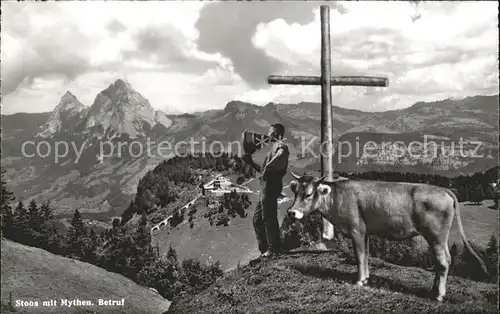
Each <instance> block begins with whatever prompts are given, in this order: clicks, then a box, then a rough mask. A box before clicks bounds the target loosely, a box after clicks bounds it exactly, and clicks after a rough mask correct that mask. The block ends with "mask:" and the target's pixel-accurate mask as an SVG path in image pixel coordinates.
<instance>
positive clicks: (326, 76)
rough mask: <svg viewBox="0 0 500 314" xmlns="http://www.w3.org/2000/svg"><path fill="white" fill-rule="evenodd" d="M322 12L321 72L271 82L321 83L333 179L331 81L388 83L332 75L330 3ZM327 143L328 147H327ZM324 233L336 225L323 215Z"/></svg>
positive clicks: (325, 159)
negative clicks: (314, 74)
mask: <svg viewBox="0 0 500 314" xmlns="http://www.w3.org/2000/svg"><path fill="white" fill-rule="evenodd" d="M320 12H321V76H319V77H318V76H283V75H271V76H269V78H268V82H269V84H288V85H321V146H320V148H321V154H320V158H321V173H322V175H323V176H326V179H327V180H333V179H334V175H333V169H334V167H333V165H334V163H333V108H332V89H331V86H332V85H337V86H379V87H387V86H389V80H388V79H387V78H385V77H373V76H331V45H330V7H329V6H328V5H323V6H321V7H320ZM325 146H326V147H325ZM323 237H325V238H329V239H331V238H332V237H333V225H332V224H330V223H329V222H328V221H327V220H325V219H323Z"/></svg>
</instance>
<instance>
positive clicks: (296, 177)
mask: <svg viewBox="0 0 500 314" xmlns="http://www.w3.org/2000/svg"><path fill="white" fill-rule="evenodd" d="M290 174H291V175H292V177H294V178H295V179H296V180H300V176H299V175H298V174H296V173H294V172H293V171H290Z"/></svg>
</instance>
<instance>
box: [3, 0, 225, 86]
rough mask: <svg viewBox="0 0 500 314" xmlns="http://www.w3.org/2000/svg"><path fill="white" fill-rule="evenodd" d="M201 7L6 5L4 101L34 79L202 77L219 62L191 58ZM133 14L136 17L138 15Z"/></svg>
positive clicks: (160, 5)
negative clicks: (109, 74) (153, 74)
mask: <svg viewBox="0 0 500 314" xmlns="http://www.w3.org/2000/svg"><path fill="white" fill-rule="evenodd" d="M201 5H203V4H201V3H189V4H185V5H179V4H168V3H142V4H141V5H140V7H139V6H138V5H137V4H133V3H131V4H128V5H120V4H119V3H85V4H83V5H81V4H78V6H76V5H75V3H47V4H44V5H43V6H41V5H40V4H37V3H6V4H4V5H3V6H2V9H3V15H2V40H3V45H2V64H1V67H2V79H3V80H2V92H3V94H4V95H9V94H11V93H13V92H15V91H16V90H17V89H18V88H19V87H20V86H21V85H22V84H24V85H23V86H29V85H30V84H32V83H33V81H34V79H35V78H42V79H43V78H45V77H49V76H50V77H59V78H62V79H64V80H69V81H71V80H74V79H75V78H76V77H78V76H80V75H83V74H85V73H90V72H94V71H116V72H120V73H121V74H124V73H123V72H127V71H130V72H133V71H137V70H152V69H155V70H157V71H174V70H175V71H193V72H197V73H199V74H202V73H204V72H205V71H206V70H207V69H208V68H211V67H214V66H215V65H216V64H217V60H218V59H217V58H214V57H212V58H211V57H210V56H206V55H203V54H200V53H198V54H197V53H196V52H193V50H195V46H194V43H193V40H192V38H193V36H195V35H196V34H195V32H194V30H195V28H194V22H195V20H196V18H197V12H199V9H200V8H201ZM139 8H140V9H141V13H142V14H137V9H139ZM179 12H182V13H183V14H179ZM89 16H92V21H90V19H89V18H88V17H89ZM27 17H29V18H27ZM160 17H161V18H160ZM189 25H191V26H189ZM152 64H153V65H152ZM143 66H144V68H142V67H143Z"/></svg>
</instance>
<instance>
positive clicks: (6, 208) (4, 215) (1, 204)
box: [0, 168, 15, 237]
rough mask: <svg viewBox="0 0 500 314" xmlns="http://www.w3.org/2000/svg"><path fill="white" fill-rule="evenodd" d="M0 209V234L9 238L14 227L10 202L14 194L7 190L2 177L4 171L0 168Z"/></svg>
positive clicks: (5, 182)
mask: <svg viewBox="0 0 500 314" xmlns="http://www.w3.org/2000/svg"><path fill="white" fill-rule="evenodd" d="M0 173H1V179H0V209H1V233H2V236H4V233H5V236H7V237H10V236H11V233H12V229H13V227H14V215H13V213H12V206H11V204H10V203H11V202H13V201H14V200H15V198H14V194H13V193H12V192H11V191H9V190H8V189H7V181H5V179H4V176H5V173H6V170H5V169H3V168H0Z"/></svg>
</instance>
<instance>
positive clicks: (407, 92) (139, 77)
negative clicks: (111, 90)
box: [1, 1, 499, 114]
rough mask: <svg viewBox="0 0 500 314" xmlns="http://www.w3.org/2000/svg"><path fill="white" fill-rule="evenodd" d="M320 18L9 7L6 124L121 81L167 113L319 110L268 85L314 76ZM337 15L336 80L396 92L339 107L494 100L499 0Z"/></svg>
mask: <svg viewBox="0 0 500 314" xmlns="http://www.w3.org/2000/svg"><path fill="white" fill-rule="evenodd" d="M319 5H320V3H319V2H314V3H305V2H299V1H297V2H292V1H288V2H265V3H264V2H260V3H258V2H257V3H256V2H251V3H249V2H215V3H214V2H211V3H209V2H199V1H196V2H195V1H187V2H142V1H141V2H63V3H54V2H52V3H40V2H21V3H17V2H10V3H2V21H1V23H2V28H1V36H2V47H1V48H2V51H1V79H2V96H3V99H2V114H11V113H15V112H45V111H50V110H52V109H53V108H54V107H55V106H56V105H57V103H58V101H59V99H60V98H61V96H62V95H63V94H64V93H65V92H66V91H67V90H69V91H71V92H72V93H73V94H75V95H76V96H77V97H78V99H79V100H80V101H81V102H83V103H84V104H85V105H92V103H93V101H94V98H95V96H96V95H97V93H98V92H99V91H101V90H102V89H104V88H106V87H107V86H108V85H109V84H110V83H112V82H113V81H115V80H116V79H118V78H122V79H124V80H126V81H128V82H129V83H130V84H131V85H132V86H133V87H134V89H136V90H137V91H139V92H140V93H141V94H142V95H144V96H145V97H146V98H147V99H148V100H149V101H150V103H151V105H152V106H153V107H154V108H156V109H160V110H164V111H165V112H169V113H176V112H193V111H200V110H206V109H217V108H223V107H224V106H225V104H226V103H227V102H228V101H231V100H243V101H249V102H252V103H255V104H258V105H264V104H266V103H268V102H271V101H273V102H287V103H289V102H300V101H320V99H321V98H320V88H319V87H315V86H270V85H268V84H267V76H268V75H271V74H291V75H319V73H320V67H319V64H320V45H321V33H320V22H319ZM329 5H330V7H331V12H330V17H331V34H332V38H331V41H332V72H333V75H373V76H385V77H388V78H389V80H390V86H389V87H387V88H367V87H334V88H333V102H334V104H335V105H337V106H341V107H345V108H355V109H360V110H364V111H383V110H390V109H399V108H404V107H407V106H410V105H412V104H413V103H415V102H417V101H431V100H439V99H445V98H451V97H453V98H461V97H465V96H472V95H478V94H482V95H490V94H494V93H498V92H499V91H498V60H497V59H498V29H497V24H498V21H497V19H498V18H497V16H498V4H497V3H496V2H495V1H491V2H427V3H423V2H421V1H420V2H419V3H418V5H415V4H414V3H411V2H338V3H330V4H329ZM416 14H419V15H420V16H421V17H420V18H419V19H417V20H416V21H413V20H412V16H414V15H416Z"/></svg>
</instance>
